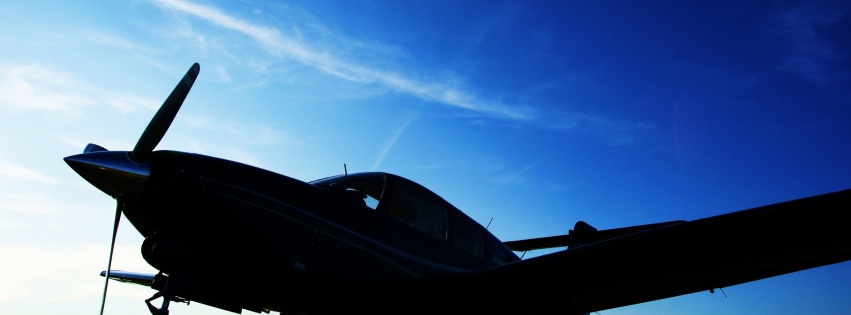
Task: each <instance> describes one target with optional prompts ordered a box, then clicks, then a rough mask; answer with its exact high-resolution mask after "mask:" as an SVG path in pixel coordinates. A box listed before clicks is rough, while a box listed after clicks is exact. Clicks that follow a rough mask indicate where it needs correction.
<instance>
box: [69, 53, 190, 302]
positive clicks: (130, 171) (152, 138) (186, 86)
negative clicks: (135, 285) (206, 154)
mask: <svg viewBox="0 0 851 315" xmlns="http://www.w3.org/2000/svg"><path fill="white" fill-rule="evenodd" d="M200 71H201V66H200V65H198V63H195V64H193V65H192V67H190V68H189V71H187V72H186V75H184V76H183V79H182V80H180V82H178V83H177V86H176V87H174V90H172V91H171V94H169V96H168V98H166V100H165V102H163V104H162V106H160V109H159V110H158V111H157V113H156V114H155V115H154V118H153V119H151V122H150V123H148V127H146V128H145V131H144V132H142V135H141V136H140V137H139V141H137V142H136V146H135V147H134V148H133V151H108V150H106V149H105V148H103V147H101V146H99V145H96V144H89V145H87V146H86V148H85V149H84V150H83V153H82V154H78V155H73V156H69V157H66V158H65V162H66V163H68V165H69V166H70V167H71V168H72V169H74V171H75V172H77V174H79V175H80V176H81V177H83V178H84V179H86V181H88V182H89V183H91V184H92V185H94V186H95V187H97V188H98V189H100V190H101V191H103V192H104V193H106V194H108V195H110V196H112V197H113V198H115V199H116V207H115V221H114V225H113V228H112V243H111V244H110V247H109V262H108V263H107V266H106V276H105V278H106V279H105V282H104V285H103V299H102V300H101V308H100V314H103V309H104V305H106V291H107V287H108V285H109V272H110V268H111V267H112V254H113V252H114V250H115V236H116V234H117V232H118V222H119V220H120V219H121V211H122V210H121V209H122V208H123V206H124V203H125V202H126V200H127V197H133V196H136V195H138V194H140V193H141V192H142V190H143V189H144V186H145V184H146V183H147V180H148V176H149V175H150V160H149V159H150V156H151V153H153V151H154V148H156V146H157V144H159V143H160V140H162V138H163V136H165V133H166V131H168V127H169V126H171V122H172V121H174V117H175V116H177V111H178V110H180V106H181V105H183V101H184V100H185V99H186V95H188V94H189V90H190V89H191V88H192V85H193V84H194V83H195V79H196V78H197V77H198V73H199V72H200Z"/></svg>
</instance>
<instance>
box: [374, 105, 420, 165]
mask: <svg viewBox="0 0 851 315" xmlns="http://www.w3.org/2000/svg"><path fill="white" fill-rule="evenodd" d="M415 117H416V115H414V114H411V115H408V116H407V117H406V118H405V120H404V121H403V122H402V124H401V125H400V126H399V128H396V131H395V132H393V135H392V136H390V139H387V143H385V144H384V147H383V148H381V151H380V152H378V156H377V157H376V158H375V163H373V165H372V169H373V170H376V169H378V166H380V165H381V162H383V161H384V158H385V157H386V156H387V153H390V149H392V148H393V146H394V145H396V142H397V141H399V138H400V137H402V134H403V133H404V132H405V130H407V129H408V126H410V125H411V122H413V121H414V118H415Z"/></svg>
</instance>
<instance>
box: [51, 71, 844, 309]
mask: <svg viewBox="0 0 851 315" xmlns="http://www.w3.org/2000/svg"><path fill="white" fill-rule="evenodd" d="M199 71H200V66H199V65H198V64H197V63H196V64H194V65H192V67H191V68H190V69H189V71H188V72H187V73H186V75H185V76H184V77H183V79H182V80H181V81H180V82H178V84H177V86H176V87H175V89H174V90H173V91H172V92H171V94H170V95H169V96H168V98H167V99H166V100H165V102H164V103H163V105H162V106H161V107H160V109H159V110H158V112H157V113H156V114H155V115H154V117H153V119H152V120H151V122H150V124H149V125H148V126H147V128H146V129H145V130H144V132H143V133H142V135H141V136H140V138H139V140H138V142H137V143H136V145H135V147H134V148H133V150H132V151H109V150H107V149H105V148H103V147H101V146H98V145H95V144H89V145H87V146H86V148H85V149H84V151H83V153H82V154H77V155H72V156H68V157H65V158H64V160H65V161H66V163H67V164H68V165H69V166H70V167H71V168H72V169H73V170H74V171H76V172H77V173H78V174H79V175H80V176H81V177H83V178H84V179H85V180H86V181H88V182H89V183H91V184H92V185H94V186H95V187H97V188H98V189H100V190H101V191H103V192H104V193H106V194H107V195H109V196H111V197H113V198H114V199H115V200H116V208H115V221H114V224H115V225H114V227H113V236H112V245H111V247H110V253H109V262H108V264H107V269H106V270H105V271H104V272H102V273H101V275H102V276H104V277H105V279H104V280H105V282H104V292H103V300H102V301H101V313H103V305H104V304H105V301H106V294H107V287H108V284H109V280H110V279H113V280H118V281H122V282H128V283H133V284H140V285H144V286H148V287H150V288H152V289H153V290H155V291H156V293H155V294H154V295H153V296H152V297H151V298H150V299H147V300H145V302H146V304H147V305H148V308H149V309H150V311H151V314H154V315H165V314H168V312H169V310H168V308H169V303H172V302H175V303H189V302H190V301H194V302H198V303H203V304H206V305H209V306H212V307H216V308H219V309H223V310H227V311H231V312H235V313H241V312H242V311H243V310H247V311H252V312H258V313H260V312H272V311H274V312H280V313H281V314H413V315H433V314H435V315H436V314H588V313H590V312H594V311H599V310H605V309H611V308H616V307H621V306H627V305H632V304H637V303H643V302H648V301H653V300H658V299H664V298H669V297H674V296H679V295H684V294H689V293H694V292H698V291H704V290H709V291H713V290H714V289H716V288H724V287H729V286H733V285H737V284H741V283H745V282H750V281H755V280H759V279H764V278H768V277H773V276H777V275H782V274H786V273H791V272H796V271H800V270H804V269H809V268H814V267H819V266H824V265H829V264H834V263H839V262H843V261H847V260H849V259H851V229H849V228H848V226H849V225H851V219H848V217H847V216H846V215H845V213H844V212H846V211H847V210H848V209H851V189H849V190H843V191H838V192H833V193H828V194H824V195H819V196H814V197H809V198H804V199H798V200H793V201H787V202H783V203H778V204H772V205H767V206H763V207H758V208H754V209H749V210H743V211H738V212H732V213H727V214H723V215H718V216H713V217H708V218H704V219H699V220H693V221H671V222H661V223H653V224H646V225H636V226H630V227H623V228H615V229H606V230H598V229H596V228H594V227H593V226H591V225H589V224H588V223H585V222H582V221H579V222H577V223H576V224H575V225H574V227H573V229H571V230H569V233H568V234H565V235H556V236H548V237H541V238H534V239H527V240H517V241H509V242H503V241H500V240H499V239H497V238H496V237H495V236H494V235H492V234H491V233H490V232H489V231H488V230H487V229H486V228H485V227H483V226H482V225H480V224H478V223H477V222H476V221H474V220H472V219H471V218H470V217H468V216H467V215H465V214H464V213H463V212H462V211H460V210H459V209H457V208H455V207H454V206H452V205H451V204H450V203H449V202H447V201H446V200H444V199H443V198H441V197H440V196H438V195H437V194H435V193H433V192H431V191H430V190H428V189H427V188H425V187H423V186H421V185H419V184H417V183H415V182H414V181H411V180H408V179H405V178H403V177H401V176H397V175H393V174H388V173H383V172H368V173H357V174H348V172H345V174H342V175H337V176H332V177H327V178H323V179H319V180H315V181H311V182H304V181H300V180H297V179H294V178H291V177H288V176H285V175H281V174H276V173H273V172H271V171H267V170H264V169H260V168H257V167H253V166H250V165H246V164H242V163H238V162H234V161H229V160H225V159H220V158H216V157H211V156H204V155H200V154H194V153H187V152H179V151H169V150H159V151H154V149H155V148H156V146H157V144H158V143H159V142H160V140H161V139H162V138H163V136H164V135H165V133H166V131H167V130H168V127H169V126H170V124H171V123H172V121H173V120H174V118H175V116H176V115H177V112H178V110H179V108H180V106H181V105H182V103H183V101H184V100H185V98H186V96H187V95H188V93H189V90H190V89H191V87H192V85H193V84H194V82H195V79H196V78H197V76H198V74H199ZM122 214H123V215H124V216H126V218H127V219H128V220H129V221H130V223H131V224H132V225H133V226H134V227H135V229H136V230H137V231H138V232H139V233H140V234H141V235H142V236H144V237H145V239H144V241H143V242H142V245H141V253H142V256H143V257H144V259H145V260H146V261H147V262H148V263H149V264H150V265H151V266H153V267H154V268H156V269H157V270H158V271H159V272H158V273H157V274H143V273H133V272H125V271H116V270H111V265H112V255H113V251H114V246H115V235H116V234H115V233H116V232H117V228H118V223H119V221H120V218H121V215H122ZM560 247H564V248H566V249H564V250H560V251H557V252H553V253H550V254H546V255H542V256H538V257H534V258H529V259H521V257H518V255H517V254H516V253H515V252H524V251H528V250H533V249H540V248H560ZM156 299H162V304H161V305H160V306H159V307H156V306H155V305H153V304H152V302H153V301H154V300H156Z"/></svg>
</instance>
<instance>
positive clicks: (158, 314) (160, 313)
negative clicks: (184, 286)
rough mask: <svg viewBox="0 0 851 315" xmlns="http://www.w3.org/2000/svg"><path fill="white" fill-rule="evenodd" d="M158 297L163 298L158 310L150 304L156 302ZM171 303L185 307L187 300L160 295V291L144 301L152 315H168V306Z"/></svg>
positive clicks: (169, 295)
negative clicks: (181, 304) (182, 304)
mask: <svg viewBox="0 0 851 315" xmlns="http://www.w3.org/2000/svg"><path fill="white" fill-rule="evenodd" d="M160 297H162V298H163V305H162V306H160V308H157V307H156V306H154V305H153V304H151V301H153V300H156V299H157V298H160ZM171 301H174V302H178V303H186V305H189V301H188V300H186V299H183V298H179V297H176V296H173V295H171V294H165V293H162V291H159V292H157V293H155V294H154V296H152V297H151V298H149V299H147V300H145V304H148V310H149V311H151V314H152V315H168V305H169V303H170V302H171Z"/></svg>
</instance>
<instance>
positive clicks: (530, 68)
mask: <svg viewBox="0 0 851 315" xmlns="http://www.w3.org/2000/svg"><path fill="white" fill-rule="evenodd" d="M849 9H851V3H848V2H844V1H809V2H808V1H803V2H797V1H796V2H794V3H790V2H756V3H753V2H748V3H742V2H741V1H710V2H700V3H695V2H691V1H682V2H679V1H678V2H673V1H640V2H635V1H614V2H605V3H601V2H598V1H589V2H586V3H581V2H579V3H577V2H568V1H550V2H544V1H538V2H532V1H465V2H461V3H459V2H458V1H385V2H382V1H305V2H254V1H226V2H224V1H223V2H210V1H205V2H198V1H192V2H187V1H177V0H153V1H148V0H134V1H108V2H100V3H97V4H90V3H82V2H77V3H71V2H66V1H38V2H30V1H11V2H4V4H3V5H2V6H0V29H2V30H3V31H0V134H1V135H2V136H0V147H2V149H0V270H3V272H2V273H0V283H2V284H3V285H2V286H0V313H4V314H54V313H55V312H56V311H62V312H64V313H73V314H81V313H89V314H92V313H94V312H96V311H97V310H98V308H99V303H100V294H101V289H102V285H103V284H102V278H100V277H98V276H97V274H98V272H100V271H101V270H102V269H103V268H104V267H105V265H106V258H107V254H108V243H109V237H110V230H111V223H112V213H113V207H114V204H113V201H112V200H111V199H110V198H109V197H108V196H106V195H104V194H102V193H100V192H99V191H97V190H95V189H94V188H92V187H90V186H89V185H88V184H87V183H86V182H85V181H83V180H82V179H80V178H79V177H78V176H77V175H76V174H75V173H73V171H71V170H70V169H69V168H68V167H67V166H66V165H65V163H64V162H63V161H62V157H65V156H68V155H72V154H76V153H79V152H81V151H82V149H83V147H84V146H85V145H86V144H87V143H89V142H94V143H97V144H100V145H102V146H104V147H106V148H109V149H113V150H129V149H131V148H132V147H133V145H134V143H135V142H136V140H137V139H138V137H139V135H140V134H141V132H142V130H143V129H144V127H145V125H146V124H147V123H148V121H149V120H150V118H151V116H152V115H153V113H154V111H155V110H156V109H157V108H158V107H159V105H160V104H161V103H162V101H163V100H164V99H165V97H166V96H167V95H168V93H169V92H170V91H171V89H172V88H173V87H174V85H175V84H176V83H177V80H178V79H179V78H180V77H181V76H182V75H183V73H184V72H185V71H186V69H188V67H189V66H190V65H191V64H192V63H193V62H199V63H200V64H201V75H200V77H199V80H198V82H197V83H196V84H195V87H194V88H193V90H192V92H191V93H190V95H189V97H188V98H187V101H186V103H185V104H184V106H183V108H182V109H181V113H180V114H179V115H178V117H177V120H176V121H175V122H174V124H173V125H172V128H171V130H170V131H169V133H168V134H167V135H166V136H165V138H164V140H163V142H162V143H161V144H160V145H159V147H158V149H173V150H181V151H190V152H197V153H202V154H207V155H213V156H219V157H223V158H228V159H232V160H237V161H241V162H244V163H248V164H253V165H257V166H260V167H264V168H267V169H269V170H273V171H276V172H279V173H282V174H286V175H289V176H292V177H295V178H298V179H302V180H313V179H317V178H321V177H325V176H329V175H334V174H339V173H342V171H343V163H346V164H347V165H348V169H349V171H350V172H357V171H373V170H378V171H385V172H390V173H394V174H398V175H401V176H404V177H407V178H410V179H412V180H414V181H417V182H419V183H421V184H423V185H425V186H426V187H429V188H430V189H432V190H433V191H435V192H437V193H438V194H440V195H442V196H443V197H444V198H446V199H447V200H448V201H449V202H451V203H453V204H454V205H456V206H457V207H458V208H460V209H462V210H463V211H465V212H466V213H467V214H469V215H470V216H471V217H472V218H474V219H476V220H477V221H479V222H480V223H482V224H487V222H488V221H489V220H490V219H491V218H493V223H492V224H491V226H490V230H491V231H492V232H493V233H494V234H495V235H497V237H500V238H501V239H503V240H513V239H521V238H530V237H538V236H548V235H555V234H563V233H565V232H567V230H568V229H570V228H571V227H572V226H573V224H574V223H575V221H577V220H584V221H586V222H589V223H590V224H592V225H594V226H595V227H597V228H616V227H622V226H630V225H637V224H646V223H653V222H659V221H668V220H676V219H686V220H693V219H698V218H702V217H706V216H712V215H717V214H722V213H727V212H732V211H736V210H742V209H747V208H751V207H755V206H760V205H764V204H769V203H775V202H781V201H785V200H790V199H796V198H801V197H806V196H810V195H816V194H821V193H827V192H832V191H836V190H842V189H847V188H851V154H849V153H851V148H849V135H851V14H849ZM122 227H123V228H122V229H121V230H120V231H119V239H118V245H117V246H118V250H117V254H116V257H115V262H114V267H116V268H117V269H128V270H135V271H151V272H153V270H152V269H151V268H150V267H148V266H147V264H146V263H145V262H144V261H143V260H142V259H141V257H140V254H139V246H140V244H141V241H142V239H141V237H140V236H139V235H138V233H137V232H136V231H135V230H133V229H132V228H131V227H130V225H129V224H126V222H125V224H124V225H122ZM754 230H755V232H756V231H758V230H759V227H758V226H755V227H754ZM719 233H723V231H719ZM789 233H790V236H792V237H793V236H794V233H795V231H789ZM544 253H545V252H544V251H540V252H533V253H530V254H527V257H532V256H536V255H541V254H544ZM246 259H251V258H250V257H246ZM237 272H244V273H245V275H246V276H247V277H250V276H256V275H252V274H251V273H250V271H247V270H246V271H237ZM560 285H569V284H560ZM110 292H111V294H110V297H109V299H108V302H107V313H108V314H148V311H147V309H146V308H145V307H144V306H143V303H142V300H143V299H145V298H147V297H149V296H150V295H151V294H153V293H154V292H153V291H152V290H150V289H147V288H143V287H135V286H128V285H122V284H118V283H113V284H111V285H110ZM724 292H725V293H726V295H727V297H726V298H725V297H724V295H722V294H719V292H718V291H716V293H715V294H710V293H708V292H701V293H696V294H691V295H687V296H683V297H677V298H672V299H667V300H663V301H657V302H650V303H645V304H640V305H635V306H629V307H625V308H620V309H614V310H605V311H601V312H599V313H600V314H606V315H612V314H681V313H690V314H752V313H773V314H802V313H815V314H847V312H848V310H849V309H851V263H842V264H838V265H833V266H828V267H823V268H818V269H814V270H809V271H805V272H800V273H796V274H791V275H786V276H781V277H776V278H772V279H767V280H763V281H758V282H754V283H749V284H744V285H739V286H734V287H730V288H725V289H724ZM172 312H173V313H174V314H202V313H203V314H229V313H227V312H224V311H218V310H215V309H210V308H208V307H205V306H203V305H200V304H194V303H193V304H192V305H191V306H189V307H186V306H185V305H174V306H172Z"/></svg>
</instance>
